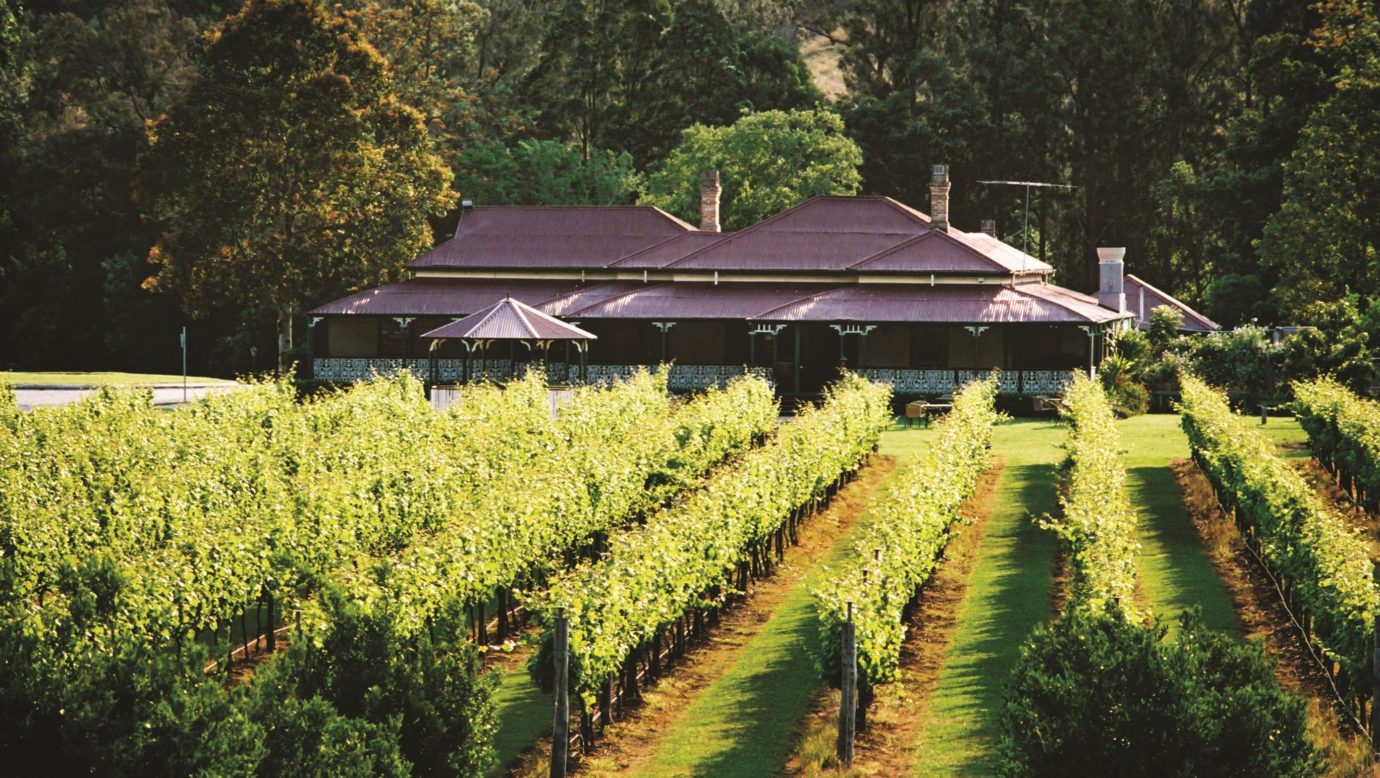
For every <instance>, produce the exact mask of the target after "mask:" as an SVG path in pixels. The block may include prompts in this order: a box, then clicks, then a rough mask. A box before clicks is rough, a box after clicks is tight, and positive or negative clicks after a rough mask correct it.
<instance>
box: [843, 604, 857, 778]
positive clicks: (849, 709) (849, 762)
mask: <svg viewBox="0 0 1380 778" xmlns="http://www.w3.org/2000/svg"><path fill="white" fill-rule="evenodd" d="M842 651H843V657H842V661H841V672H842V674H843V679H842V683H840V684H839V688H840V691H841V692H842V693H841V694H840V695H839V696H840V699H839V739H838V756H839V763H840V764H841V765H842V766H843V767H845V768H848V767H852V766H853V737H854V732H855V730H854V724H855V721H856V718H855V717H856V716H857V713H858V700H857V688H858V644H857V640H856V635H855V633H854V631H853V603H851V602H850V603H848V621H846V622H844V625H843V647H842Z"/></svg>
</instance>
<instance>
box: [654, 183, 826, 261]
mask: <svg viewBox="0 0 1380 778" xmlns="http://www.w3.org/2000/svg"><path fill="white" fill-rule="evenodd" d="M828 196H830V195H813V196H811V197H809V198H806V199H805V200H802V201H801V202H798V203H796V204H795V205H792V206H791V207H790V208H787V209H786V210H784V211H778V212H776V213H774V214H772V215H771V216H768V217H767V218H765V219H763V220H762V221H760V222H757V223H756V224H753V225H750V226H747V227H744V228H743V229H741V230H736V231H734V232H733V233H732V234H730V235H729V236H728V237H726V238H724V239H723V240H720V241H715V242H713V243H710V244H709V245H708V246H700V247H699V248H697V249H695V250H694V251H692V252H690V253H689V254H686V255H685V256H683V257H681V258H680V259H677V260H676V261H675V262H667V263H666V264H665V265H663V266H662V268H663V269H665V268H668V267H675V266H677V265H679V264H680V263H682V262H684V261H686V260H687V259H690V258H691V257H693V256H695V255H696V254H700V253H702V252H704V251H708V250H709V249H711V248H714V247H716V246H722V245H724V244H726V243H732V242H733V241H735V240H737V239H738V237H739V236H741V235H745V234H747V233H750V232H752V231H753V230H755V229H757V228H758V227H761V226H763V225H765V224H771V223H772V222H774V221H776V220H777V219H780V218H782V217H784V216H785V215H786V214H788V213H791V212H792V211H794V210H796V209H798V208H803V207H805V206H806V205H808V204H809V203H812V202H814V201H815V200H818V199H820V198H823V197H828Z"/></svg>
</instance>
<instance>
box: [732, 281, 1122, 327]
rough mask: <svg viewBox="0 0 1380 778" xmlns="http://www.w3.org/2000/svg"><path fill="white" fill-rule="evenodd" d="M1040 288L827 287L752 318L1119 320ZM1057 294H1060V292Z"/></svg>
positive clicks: (997, 321)
mask: <svg viewBox="0 0 1380 778" xmlns="http://www.w3.org/2000/svg"><path fill="white" fill-rule="evenodd" d="M1050 289H1058V287H1048V286H1045V285H1043V284H1022V285H1020V286H1017V287H1015V288H1011V287H1008V286H1003V285H1001V284H996V283H993V284H964V285H962V286H958V285H941V286H928V285H923V284H906V285H892V284H887V285H881V284H856V285H849V286H839V287H832V288H830V289H827V290H825V291H821V292H817V293H816V294H813V295H811V296H809V297H806V298H802V299H799V300H795V301H793V302H791V303H789V304H787V305H784V306H781V307H779V308H775V309H773V310H770V311H763V312H762V313H759V314H758V315H757V316H756V317H754V318H757V319H761V320H765V321H786V322H790V321H854V322H917V323H945V322H948V323H973V324H988V323H991V324H1001V323H1044V324H1061V323H1072V324H1089V323H1094V324H1096V323H1103V322H1107V321H1111V320H1113V319H1116V318H1119V315H1118V314H1116V313H1114V312H1113V311H1109V310H1107V309H1106V308H1101V307H1099V306H1098V305H1097V304H1096V302H1094V303H1093V304H1091V305H1086V304H1079V302H1080V301H1077V300H1066V299H1062V298H1061V296H1060V295H1059V293H1057V292H1056V293H1051V292H1050V291H1049V290H1050ZM1061 291H1062V290H1061Z"/></svg>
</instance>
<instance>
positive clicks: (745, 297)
mask: <svg viewBox="0 0 1380 778" xmlns="http://www.w3.org/2000/svg"><path fill="white" fill-rule="evenodd" d="M822 288H828V287H825V286H823V285H819V284H814V285H811V284H738V283H735V284H719V285H717V286H716V285H714V284H712V283H687V282H680V283H674V284H648V285H641V284H639V285H636V286H634V287H633V288H630V289H627V290H625V291H624V292H623V293H622V294H619V295H616V296H608V297H606V298H605V299H602V300H597V301H587V302H585V304H583V305H579V306H572V307H569V308H567V309H566V310H565V313H564V315H566V316H570V317H573V318H589V319H668V320H678V319H751V318H754V317H755V316H756V315H757V314H759V313H761V312H763V311H768V310H771V309H772V308H775V307H777V306H780V305H785V304H786V303H789V302H791V301H792V300H797V299H799V298H801V297H804V296H806V295H809V294H813V293H815V292H818V291H819V290H820V289H822Z"/></svg>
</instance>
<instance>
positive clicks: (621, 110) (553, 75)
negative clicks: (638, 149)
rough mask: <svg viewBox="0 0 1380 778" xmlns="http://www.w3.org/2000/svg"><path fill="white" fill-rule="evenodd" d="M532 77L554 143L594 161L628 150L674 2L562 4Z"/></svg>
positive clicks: (584, 0) (533, 94)
mask: <svg viewBox="0 0 1380 778" xmlns="http://www.w3.org/2000/svg"><path fill="white" fill-rule="evenodd" d="M558 1H559V3H560V5H559V7H558V8H557V9H555V11H554V12H553V13H552V15H551V20H550V23H549V25H548V26H547V28H546V33H545V35H544V36H543V38H542V55H541V58H540V60H539V61H538V62H537V64H536V67H535V68H533V70H532V72H531V74H530V75H529V76H528V82H527V84H526V92H527V99H528V100H529V101H530V102H531V103H532V104H533V105H536V106H539V114H538V127H539V128H540V130H541V131H542V132H543V133H544V134H545V135H547V136H548V137H556V138H562V139H570V140H573V141H575V142H576V143H577V144H578V145H579V147H580V151H581V153H582V154H584V155H585V156H586V157H588V156H589V154H591V153H592V152H593V151H594V149H598V148H623V147H622V146H620V145H619V144H618V143H617V142H616V139H620V138H623V137H626V132H624V130H625V129H626V127H627V126H628V122H627V105H628V104H629V103H631V104H633V105H640V104H641V101H640V100H638V98H637V96H636V93H637V92H639V91H640V90H641V89H643V88H644V87H645V85H646V84H647V83H648V82H649V81H650V79H651V78H652V73H653V67H652V60H653V58H654V57H655V54H656V52H657V51H658V50H659V49H660V43H661V34H662V32H663V31H665V29H666V25H667V23H668V22H669V19H670V6H669V5H668V3H667V2H666V0H633V2H624V0H558Z"/></svg>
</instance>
